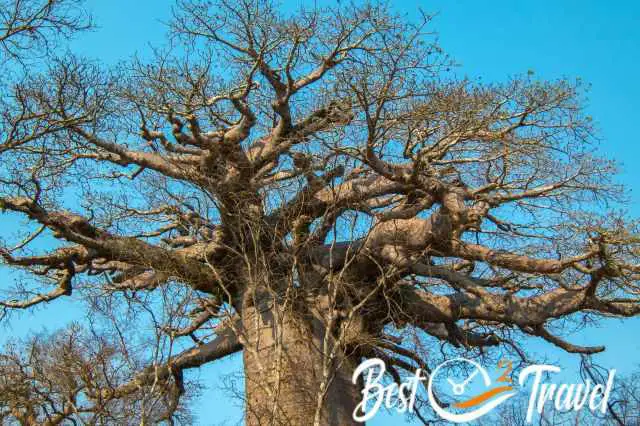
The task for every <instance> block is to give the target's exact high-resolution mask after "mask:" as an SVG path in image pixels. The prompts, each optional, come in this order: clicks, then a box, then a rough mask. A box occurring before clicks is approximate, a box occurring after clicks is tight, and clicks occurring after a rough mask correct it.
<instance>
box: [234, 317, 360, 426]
mask: <svg viewBox="0 0 640 426" xmlns="http://www.w3.org/2000/svg"><path fill="white" fill-rule="evenodd" d="M261 305H262V306H261V307H260V308H258V307H256V306H245V308H244V309H243V310H244V312H243V326H244V330H245V332H246V336H245V337H246V339H247V344H246V345H245V350H244V370H245V391H246V420H245V422H246V425H248V426H254V425H296V426H297V425H301V426H302V425H304V426H306V425H313V424H314V418H316V419H319V425H339V426H342V425H356V424H361V423H356V422H354V420H353V418H352V413H353V410H354V408H355V406H356V404H357V403H358V401H359V398H360V393H359V388H358V386H356V385H354V384H353V383H352V382H351V375H352V373H353V370H354V369H355V367H356V364H357V361H356V360H352V359H350V358H349V357H347V356H345V355H344V354H342V353H337V354H336V356H335V358H334V360H335V361H334V362H333V363H331V366H330V368H329V369H328V370H326V369H325V368H324V366H325V363H326V361H327V358H328V357H329V354H327V353H324V352H327V349H326V348H327V347H330V346H327V345H324V344H323V341H324V336H325V328H324V327H323V326H322V321H320V320H318V319H317V318H313V317H311V318H309V317H306V318H305V317H304V316H302V315H300V314H297V313H294V312H292V310H291V309H290V308H289V309H284V308H283V307H282V306H277V308H274V306H273V304H272V305H271V306H270V307H269V306H264V304H261ZM276 309H277V310H276ZM326 371H329V374H328V375H326ZM327 376H328V377H327ZM323 382H324V385H323ZM322 389H326V391H325V392H323V391H322ZM321 393H324V397H323V398H322V402H321V404H319V403H318V401H319V400H318V395H319V394H321ZM316 410H320V413H319V417H317V416H316Z"/></svg>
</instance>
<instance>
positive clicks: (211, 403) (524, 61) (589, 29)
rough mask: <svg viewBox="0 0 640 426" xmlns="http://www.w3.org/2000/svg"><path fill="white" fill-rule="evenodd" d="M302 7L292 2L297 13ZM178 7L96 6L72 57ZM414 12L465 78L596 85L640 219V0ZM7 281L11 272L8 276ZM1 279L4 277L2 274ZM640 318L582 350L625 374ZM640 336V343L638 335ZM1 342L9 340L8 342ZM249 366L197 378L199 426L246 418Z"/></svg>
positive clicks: (605, 328) (613, 150) (147, 36)
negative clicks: (594, 350) (235, 385)
mask: <svg viewBox="0 0 640 426" xmlns="http://www.w3.org/2000/svg"><path fill="white" fill-rule="evenodd" d="M298 3H299V2H298V1H286V2H284V7H287V8H290V7H293V6H295V5H296V4H298ZM170 4H171V2H170V1H158V0H136V1H131V0H111V1H108V2H107V1H99V0H90V1H89V6H90V8H91V10H92V12H93V14H94V17H95V21H96V23H97V25H98V26H99V28H98V29H97V30H96V31H94V32H92V33H88V34H83V35H81V36H80V37H79V38H78V39H77V40H75V41H74V42H73V45H72V50H74V51H75V52H78V53H81V54H84V55H86V56H89V57H94V58H98V59H100V60H101V61H104V62H105V63H108V64H113V63H115V62H116V61H118V60H120V59H126V58H127V57H129V56H131V55H133V54H135V53H137V52H138V53H142V54H144V52H145V51H148V46H149V43H152V44H160V43H162V42H163V34H164V31H165V28H164V27H163V25H162V23H161V21H163V20H164V21H167V20H168V18H169V11H170ZM392 4H394V6H395V7H396V8H397V9H398V10H401V11H404V12H406V13H408V14H409V15H414V14H416V13H417V10H418V8H422V9H423V10H425V11H427V12H437V13H438V15H437V17H436V19H435V20H434V23H433V27H432V28H433V29H434V30H436V31H437V32H438V33H439V38H440V44H441V45H442V47H443V48H444V50H445V51H446V52H447V53H449V54H450V55H451V56H452V57H453V58H454V59H455V60H456V61H457V62H458V63H460V64H461V66H460V67H459V68H458V69H457V70H456V73H458V74H459V75H461V76H464V75H467V76H469V77H472V78H481V79H482V80H483V81H485V82H495V81H502V80H505V79H507V78H508V77H509V76H512V75H515V74H523V73H526V72H527V71H528V70H533V71H534V72H535V74H536V75H537V76H538V77H541V78H549V79H554V78H558V77H581V78H582V79H583V80H584V81H585V82H587V83H590V84H591V90H590V92H589V93H588V98H589V104H588V111H589V113H590V114H591V115H592V116H593V117H594V118H595V121H596V124H597V125H598V129H599V134H600V136H601V137H602V147H601V152H602V153H603V154H604V155H606V156H608V157H610V158H613V159H616V160H619V161H620V162H621V163H622V173H621V174H620V181H621V182H622V183H624V184H625V185H626V186H627V188H629V189H634V188H637V190H636V191H632V192H631V200H632V203H631V205H630V206H629V207H630V209H629V210H630V211H629V213H630V215H632V216H636V217H640V194H638V192H637V191H640V172H638V170H639V169H640V144H639V141H638V140H637V139H638V136H637V135H638V131H637V124H638V110H639V108H638V100H639V99H640V78H639V77H638V75H639V73H638V68H640V48H639V46H640V26H639V25H637V23H638V22H640V2H636V1H623V0H619V1H617V2H615V3H614V2H604V1H598V0H587V1H581V2H578V1H573V0H564V1H562V2H559V1H551V0H544V1H536V2H532V1H527V2H525V1H512V0H511V1H509V0H493V1H491V2H481V1H477V0H476V1H472V0H448V1H445V0H431V1H400V0H397V1H395V2H393V1H392ZM0 274H2V271H0ZM0 278H2V277H1V276H0ZM72 306H73V305H72V304H71V303H69V302H62V303H61V304H56V305H52V306H49V307H47V309H46V310H40V311H38V313H37V314H34V315H30V314H29V315H23V316H22V317H20V318H21V319H20V322H19V323H15V324H12V328H10V329H0V332H7V333H9V334H14V333H15V334H21V333H23V332H24V331H26V330H28V329H40V328H41V327H42V326H43V325H47V326H48V327H49V328H53V327H55V326H56V325H57V324H62V323H64V322H66V321H68V320H69V319H70V318H72V317H73V316H74V315H73V314H72V312H73V311H72ZM639 328H640V321H639V320H630V321H626V322H621V321H618V320H609V321H606V322H604V323H602V325H601V326H600V327H599V328H592V329H590V330H589V331H588V332H586V333H585V332H582V333H579V334H577V335H576V336H574V340H573V341H574V342H575V343H583V344H593V345H595V344H601V343H602V344H605V345H606V346H607V349H608V350H607V352H606V353H605V354H603V355H599V356H598V357H597V359H598V360H599V361H600V362H601V363H602V364H604V365H606V366H608V367H610V368H617V369H619V370H620V371H621V372H623V373H624V372H628V371H630V370H631V369H632V368H633V367H634V366H635V365H637V364H639V363H640V341H639V339H638V338H637V335H638V333H637V331H636V330H638V329H639ZM634 337H635V338H634ZM0 340H1V339H0ZM532 348H534V349H536V350H538V351H539V353H541V354H545V355H547V356H550V357H552V358H555V359H556V360H557V364H558V365H561V366H562V367H565V368H566V369H567V370H569V371H571V369H572V368H575V365H576V362H577V358H576V357H570V356H567V355H563V354H561V353H560V352H558V351H555V350H549V349H548V347H547V346H544V345H541V344H539V343H538V342H536V341H533V342H532ZM240 368H241V363H240V357H238V356H235V357H233V358H232V359H229V360H224V361H222V362H221V363H217V364H215V365H211V366H208V367H206V368H204V369H203V370H202V371H201V372H199V373H197V374H198V375H199V376H200V378H201V379H202V380H203V381H204V382H205V383H206V384H207V386H208V389H207V390H206V391H205V392H204V393H203V395H202V397H200V398H199V399H198V401H196V405H197V409H196V412H197V414H198V415H199V419H198V420H199V422H198V424H202V425H213V424H220V423H222V422H224V421H227V422H228V423H227V424H237V423H238V422H240V419H241V408H240V407H239V406H238V402H236V401H234V400H233V399H232V398H231V396H230V395H228V394H227V393H225V392H223V391H222V390H221V389H220V386H221V384H222V381H221V377H223V376H224V375H225V374H228V373H230V372H233V371H236V372H237V371H239V369H240ZM369 424H371V425H374V426H375V425H378V426H381V425H390V424H405V422H404V420H403V418H402V417H399V416H389V415H380V416H379V417H377V418H376V419H375V420H374V421H372V422H370V423H369Z"/></svg>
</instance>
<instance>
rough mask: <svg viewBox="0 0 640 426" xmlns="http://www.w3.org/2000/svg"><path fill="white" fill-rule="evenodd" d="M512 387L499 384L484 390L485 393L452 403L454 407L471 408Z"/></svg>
mask: <svg viewBox="0 0 640 426" xmlns="http://www.w3.org/2000/svg"><path fill="white" fill-rule="evenodd" d="M512 389H513V388H512V387H511V386H500V387H497V388H493V389H491V390H488V391H486V392H485V393H481V394H480V395H478V396H475V397H473V398H471V399H469V400H467V401H463V402H456V403H455V404H453V406H454V407H456V408H471V407H474V406H476V405H478V404H482V403H483V402H485V401H486V400H487V399H489V398H492V397H494V396H495V395H497V394H499V393H502V392H507V391H510V390H512Z"/></svg>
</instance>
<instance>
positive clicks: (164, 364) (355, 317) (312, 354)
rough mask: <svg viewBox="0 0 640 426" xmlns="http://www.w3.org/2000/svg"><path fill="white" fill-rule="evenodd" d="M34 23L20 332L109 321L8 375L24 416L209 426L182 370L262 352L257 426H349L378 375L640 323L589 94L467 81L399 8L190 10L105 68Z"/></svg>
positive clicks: (26, 420) (257, 1)
mask: <svg viewBox="0 0 640 426" xmlns="http://www.w3.org/2000/svg"><path fill="white" fill-rule="evenodd" d="M25 5H28V6H29V9H28V11H27V13H26V14H27V15H28V14H32V13H34V11H35V13H40V12H38V11H39V10H41V9H39V8H38V7H39V6H40V7H42V8H43V9H42V10H44V11H46V13H47V15H46V16H49V17H56V19H55V20H53V21H52V20H48V19H40V20H33V21H30V22H33V23H34V27H33V29H29V30H25V31H22V32H21V31H17V32H16V31H12V30H11V28H14V27H16V26H15V25H13V26H12V25H11V24H10V23H9V24H7V23H6V22H5V23H4V24H3V27H2V28H3V31H5V33H6V35H5V36H4V38H2V39H1V40H0V43H1V44H2V46H3V48H4V53H3V54H4V55H5V56H4V58H5V59H6V60H7V61H13V63H15V60H16V59H20V58H25V57H28V56H29V54H30V53H29V52H30V49H36V50H38V51H39V52H41V53H42V52H46V54H47V58H48V59H47V60H46V66H39V67H35V66H34V67H32V68H29V70H28V71H29V72H26V73H25V72H16V73H15V75H12V76H10V77H7V78H6V79H5V81H3V86H2V89H1V90H2V105H1V110H2V115H1V118H0V157H1V161H2V167H1V168H0V207H1V208H2V211H3V213H4V214H5V219H3V223H11V224H13V223H17V222H15V221H17V220H20V221H21V222H19V223H20V224H21V225H20V226H11V229H10V231H11V235H4V236H3V240H2V246H3V248H2V251H1V255H2V258H3V260H4V264H5V266H6V267H9V268H11V269H12V270H16V271H20V272H19V275H15V277H16V280H15V283H14V284H13V285H12V284H11V283H10V282H5V283H3V290H4V294H5V296H6V297H5V298H4V299H3V301H2V302H0V306H2V309H3V310H2V311H1V312H3V314H4V315H6V316H7V318H9V317H10V316H11V315H13V314H15V313H16V311H20V310H25V309H32V308H34V307H38V306H45V305H53V304H55V303H58V302H60V301H61V300H63V299H68V300H71V301H73V302H74V303H76V304H77V306H78V309H79V310H80V309H85V310H86V311H87V312H89V316H88V317H87V318H88V319H87V320H86V321H85V322H84V323H80V324H76V325H74V326H72V327H71V328H70V329H67V330H63V331H60V332H57V333H54V334H53V335H49V336H47V335H36V336H34V337H33V338H31V339H30V340H27V341H22V342H15V343H14V344H12V345H10V346H9V347H8V348H7V349H6V351H5V353H4V354H3V355H2V356H0V417H1V418H3V419H5V420H6V421H15V422H20V423H22V424H34V423H45V424H58V423H64V422H67V421H74V422H75V421H86V422H89V423H100V424H105V423H106V424H114V423H115V424H129V423H132V424H149V423H153V422H160V421H167V422H169V423H173V422H175V421H181V420H182V421H185V422H188V417H187V416H188V413H186V409H187V408H188V404H187V399H186V398H188V397H189V395H190V392H191V391H192V390H193V387H194V386H196V385H197V384H196V383H193V382H192V381H190V377H189V375H188V373H186V372H187V371H188V370H192V369H197V368H199V367H201V366H203V365H205V364H209V363H214V362H216V361H217V360H220V359H222V358H225V357H227V356H229V355H231V354H234V353H237V352H242V359H243V361H244V392H243V398H244V401H245V403H244V406H245V421H246V424H248V425H258V424H261V425H262V424H275V425H280V424H292V425H306V424H315V425H347V424H353V423H354V421H353V419H352V413H353V411H354V408H355V406H356V404H357V403H358V402H359V399H360V396H361V395H360V389H359V388H358V386H357V385H354V384H353V383H352V381H351V376H352V373H353V370H354V368H355V367H356V366H357V365H358V364H359V362H360V361H361V360H362V359H364V358H367V357H378V358H381V359H383V360H385V361H386V363H387V366H388V367H389V370H388V372H389V374H390V380H399V379H400V377H401V376H402V374H404V373H403V372H406V371H412V370H413V369H415V368H418V367H420V368H423V369H424V370H425V371H429V366H430V365H432V363H433V361H434V359H436V357H437V356H438V354H437V353H436V352H438V351H436V350H434V349H435V348H439V347H440V346H442V347H444V348H445V349H446V350H447V351H453V352H456V351H471V352H473V353H476V354H485V355H486V356H489V355H488V354H491V353H492V351H499V350H501V348H506V349H508V350H513V351H516V352H518V353H522V348H521V347H520V346H521V345H520V343H521V342H522V339H523V336H527V335H530V336H537V337H539V338H542V339H544V340H546V341H548V342H549V344H551V345H555V346H558V347H560V348H562V349H564V350H566V351H569V352H576V353H583V354H589V353H596V352H599V351H602V350H603V349H604V348H602V347H600V346H591V347H583V346H577V345H575V344H572V343H571V342H570V341H568V340H567V339H566V338H565V337H564V336H563V335H562V330H561V327H560V326H559V325H563V324H566V323H567V321H569V320H571V321H580V322H584V323H585V324H590V323H591V322H592V321H593V320H596V319H597V318H599V317H602V316H607V317H611V316H615V317H630V316H634V315H637V314H638V313H640V304H639V303H638V302H639V301H640V299H638V287H637V286H638V283H637V281H638V278H640V264H639V260H638V258H639V257H640V245H639V243H640V240H639V239H638V236H637V235H638V234H637V231H638V229H637V223H636V222H633V221H630V220H625V217H624V214H623V213H616V212H611V211H608V209H606V207H607V206H609V205H610V204H611V203H614V204H616V203H620V202H623V201H624V199H625V194H624V191H623V189H622V188H620V187H619V186H617V185H616V184H615V173H616V165H615V164H614V163H613V162H611V161H608V160H606V159H603V158H601V157H600V156H598V154H597V148H596V142H597V138H596V136H595V135H594V132H593V129H592V124H591V120H590V118H589V117H588V116H586V114H585V112H584V109H583V93H584V91H583V89H582V86H581V83H580V82H579V81H575V82H573V81H568V80H558V81H539V80H537V79H536V78H535V77H534V76H533V75H530V74H527V75H524V76H522V77H517V78H513V79H512V80H510V81H508V82H506V83H503V84H484V83H478V82H473V81H468V80H461V79H457V78H455V76H454V75H453V74H452V73H451V72H450V71H449V67H451V66H452V61H451V60H450V59H449V58H448V57H447V56H446V55H445V54H444V53H443V52H442V51H441V49H440V48H439V47H438V45H437V43H436V40H435V39H434V36H433V34H432V29H431V23H430V17H429V16H427V15H422V14H416V16H419V18H416V17H410V18H409V17H403V16H398V15H397V14H396V13H394V12H393V8H392V7H389V6H388V5H386V4H384V3H373V4H363V5H360V4H351V5H344V4H343V5H340V4H339V5H337V6H327V7H324V6H318V5H313V6H310V7H305V8H300V9H298V10H297V11H295V12H290V11H283V9H282V8H280V7H279V6H278V5H277V4H274V3H271V2H270V1H268V0H243V1H240V2H235V1H226V0H222V1H218V2H216V3H215V4H212V3H210V2H206V1H200V0H184V1H178V3H177V4H176V5H175V8H174V14H173V19H172V21H171V23H170V28H169V29H170V31H169V37H170V41H171V42H170V43H168V46H169V47H166V48H158V49H156V50H155V51H154V52H153V55H150V56H152V57H153V59H149V60H142V59H133V60H128V61H127V62H124V63H122V64H119V65H118V66H117V67H111V68H109V67H106V66H104V65H101V64H100V63H99V62H96V61H94V60H91V59H87V58H80V57H77V56H74V55H72V54H69V53H65V54H64V55H60V54H56V52H59V51H56V50H47V49H46V47H47V46H46V45H45V44H43V43H53V42H54V41H56V40H59V38H60V37H61V36H65V35H67V34H68V33H69V32H72V31H75V30H80V29H82V28H84V27H85V26H86V22H85V18H84V15H83V14H82V13H81V11H78V10H77V9H76V7H77V6H78V4H77V3H76V2H70V1H65V0H58V1H55V0H50V1H39V0H31V1H17V0H16V1H13V2H7V1H4V2H3V14H2V17H3V19H4V20H5V21H6V19H7V18H6V17H5V16H9V17H10V15H11V14H6V13H5V10H12V11H13V14H14V15H16V16H21V13H20V10H21V9H20V8H21V7H25ZM39 16H41V15H39ZM7 22H11V21H10V20H9V21H7ZM51 22H53V23H54V24H52V25H50V23H51ZM34 34H35V35H37V37H34V38H21V37H31V35H34ZM12 43H15V44H12ZM15 46H19V47H20V49H18V50H16V48H15ZM7 53H8V54H9V55H7ZM16 55H17V56H16ZM56 55H57V56H56ZM12 58H13V59H12ZM604 211H606V213H603V212H604ZM5 220H6V222H5ZM7 228H8V227H7ZM43 309H44V308H43ZM185 419H186V420H185Z"/></svg>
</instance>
